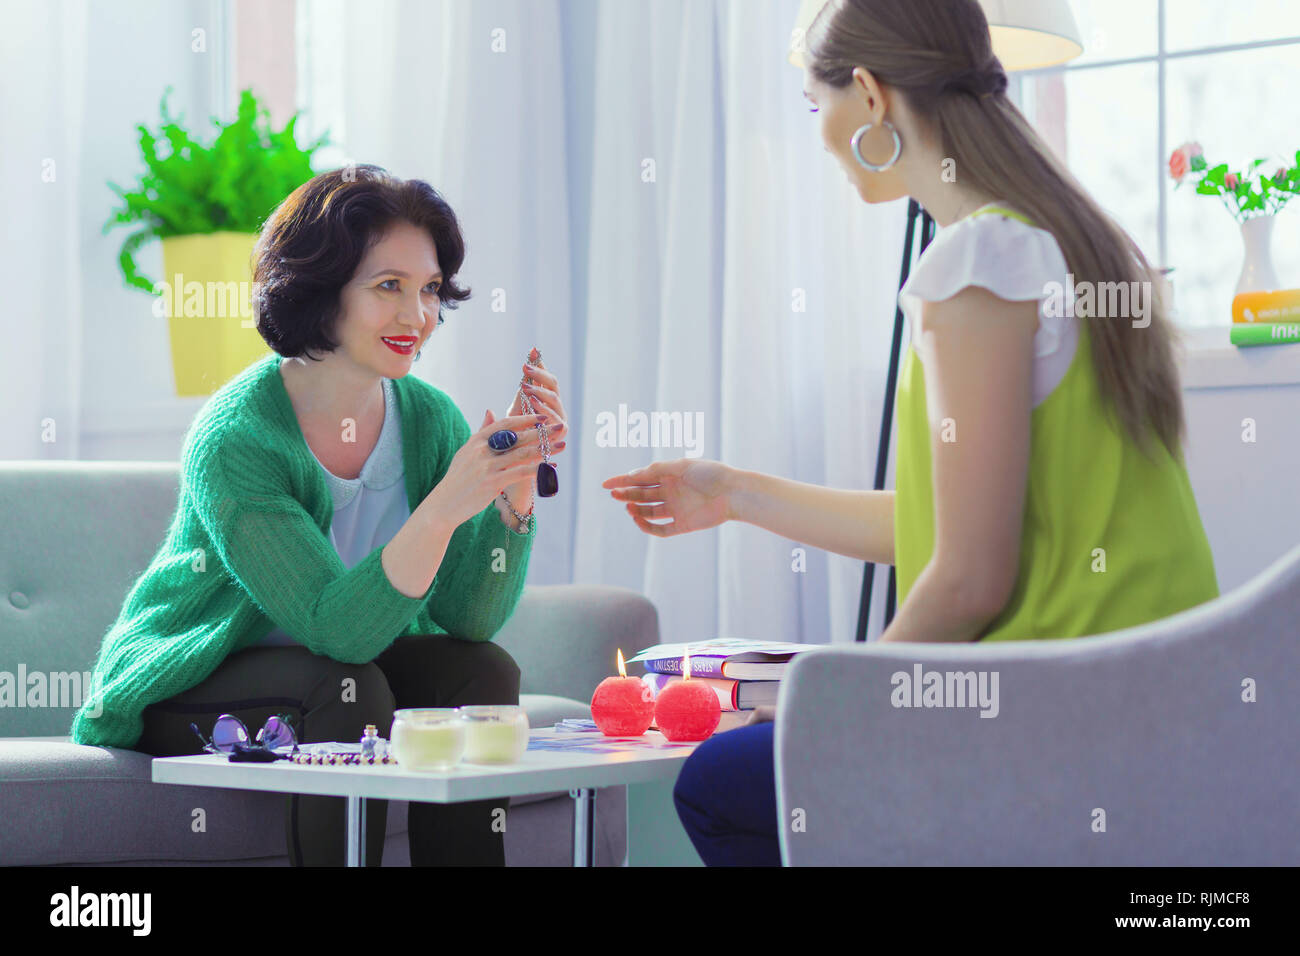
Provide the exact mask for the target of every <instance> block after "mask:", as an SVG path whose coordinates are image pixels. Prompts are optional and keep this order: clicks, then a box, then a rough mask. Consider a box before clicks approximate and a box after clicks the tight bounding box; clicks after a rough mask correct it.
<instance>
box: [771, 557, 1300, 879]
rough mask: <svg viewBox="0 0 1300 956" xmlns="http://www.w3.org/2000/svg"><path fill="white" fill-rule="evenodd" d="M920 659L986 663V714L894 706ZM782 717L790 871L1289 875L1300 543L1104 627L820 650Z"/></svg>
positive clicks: (1294, 823) (1299, 792) (802, 672)
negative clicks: (1194, 595)
mask: <svg viewBox="0 0 1300 956" xmlns="http://www.w3.org/2000/svg"><path fill="white" fill-rule="evenodd" d="M918 665H919V666H920V667H921V668H922V680H921V684H922V685H923V686H924V684H925V682H926V678H925V674H926V673H927V672H940V673H948V672H951V673H954V674H960V673H974V674H976V675H978V674H979V672H984V673H985V674H987V675H989V678H990V679H989V680H988V682H987V683H986V685H985V686H986V688H987V689H988V690H989V691H990V693H989V694H988V695H987V697H986V699H987V700H988V701H989V705H988V706H985V707H983V708H980V707H969V706H967V707H961V706H947V707H925V706H922V707H915V706H912V707H904V706H896V704H901V703H902V702H903V700H904V698H903V697H902V694H901V692H902V689H903V687H904V684H903V680H902V678H898V679H896V678H895V676H894V675H896V674H899V673H902V674H904V675H907V676H908V677H909V678H910V677H914V676H915V673H916V672H915V670H914V668H915V667H916V666H918ZM993 673H997V674H998V684H997V691H998V693H997V695H996V699H997V711H996V716H993V717H989V718H983V717H981V716H980V710H981V709H983V710H984V711H986V712H988V713H990V714H992V713H993V707H992V701H993V699H994V697H993V695H992V693H991V691H992V687H993V685H992V682H991V675H992V674H993ZM958 686H959V685H958V682H957V681H954V682H953V684H952V687H953V694H952V695H951V696H949V695H947V693H946V691H945V695H944V697H943V698H935V699H942V700H944V702H946V703H960V702H961V701H960V697H958V696H957V694H956V690H957V688H958ZM963 686H968V685H963ZM946 687H947V681H946V679H945V688H946ZM1252 690H1253V697H1254V700H1253V701H1248V699H1247V698H1249V697H1250V696H1252V694H1251V691H1252ZM896 691H898V692H899V696H898V697H897V698H896V697H895V696H894V694H895V692H896ZM968 700H969V696H968ZM911 701H912V702H913V703H915V698H914V697H913V698H911ZM922 703H924V699H922ZM778 713H779V717H778V719H777V722H776V730H775V737H776V761H777V771H776V778H777V791H778V794H777V806H778V810H779V813H780V818H781V820H782V821H783V825H782V828H781V843H782V846H781V853H782V859H783V861H784V862H785V863H786V864H788V865H796V866H803V865H849V864H880V865H892V864H947V865H962V866H967V865H1020V864H1023V865H1059V864H1075V865H1089V864H1100V865H1117V866H1271V865H1289V866H1296V865H1297V864H1300V547H1297V548H1295V549H1294V550H1292V551H1291V552H1290V553H1289V554H1287V555H1285V556H1284V557H1282V558H1281V559H1279V560H1278V561H1277V562H1275V563H1274V564H1273V565H1272V566H1270V567H1269V568H1268V569H1266V570H1265V571H1264V572H1263V573H1262V574H1260V575H1259V576H1258V577H1256V578H1255V579H1254V580H1252V581H1250V582H1248V583H1247V584H1245V585H1243V586H1242V587H1239V588H1237V589H1236V590H1234V591H1231V592H1229V593H1227V594H1224V595H1222V596H1220V597H1219V598H1218V599H1216V600H1214V601H1210V602H1208V603H1206V604H1204V605H1202V606H1200V607H1197V608H1192V609H1190V610H1188V611H1184V612H1182V613H1181V614H1177V615H1174V616H1172V617H1168V618H1165V619H1163V620H1160V621H1156V622H1154V623H1151V624H1148V625H1144V626H1142V627H1135V628H1128V629H1125V630H1122V631H1116V632H1113V633H1111V634H1107V635H1101V636H1094V637H1086V638H1076V639H1069V640H1051V641H1041V642H1039V641H1035V642H1017V643H1014V644H992V645H981V644H931V645H917V644H879V643H873V644H860V645H851V646H842V647H841V646H836V647H829V648H825V649H820V648H819V649H818V650H816V651H810V652H808V653H806V654H804V655H800V656H799V657H798V658H797V660H796V662H795V663H794V664H793V665H791V667H790V669H789V672H788V673H787V675H786V678H785V680H784V682H783V686H782V688H781V700H780V705H779V711H778ZM1103 825H1104V830H1103V829H1102V826H1103Z"/></svg>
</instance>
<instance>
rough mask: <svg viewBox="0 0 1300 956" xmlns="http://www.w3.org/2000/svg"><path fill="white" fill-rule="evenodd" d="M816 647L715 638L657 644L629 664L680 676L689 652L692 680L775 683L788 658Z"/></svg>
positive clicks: (779, 642)
mask: <svg viewBox="0 0 1300 956" xmlns="http://www.w3.org/2000/svg"><path fill="white" fill-rule="evenodd" d="M817 646H818V645H816V644H789V643H783V642H781V641H742V640H739V639H737V638H730V637H718V638H713V639H712V640H708V641H693V642H690V643H687V644H656V645H655V646H654V647H647V648H646V649H645V650H643V651H640V652H638V653H637V655H636V656H635V657H632V658H630V659H629V660H628V663H629V664H633V663H640V664H642V665H643V666H644V667H645V669H646V670H647V671H650V672H651V673H652V674H681V672H682V658H683V657H684V656H686V655H687V653H688V652H689V655H690V659H691V677H718V678H729V679H731V680H760V681H774V680H780V679H781V676H782V675H783V674H784V673H785V668H786V665H787V664H788V663H789V662H790V658H792V657H794V655H795V654H799V653H801V652H803V651H806V650H809V649H811V648H814V647H817Z"/></svg>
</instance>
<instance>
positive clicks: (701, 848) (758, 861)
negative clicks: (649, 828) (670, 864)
mask: <svg viewBox="0 0 1300 956" xmlns="http://www.w3.org/2000/svg"><path fill="white" fill-rule="evenodd" d="M775 727H776V725H775V724H773V723H771V722H770V721H769V722H767V723H762V724H753V725H752V726H748V727H737V728H736V729H735V730H728V731H727V732H726V733H721V734H715V735H714V736H712V737H710V738H709V739H708V740H706V741H704V743H702V744H700V745H699V746H698V747H696V748H695V751H694V752H693V753H692V754H691V755H690V756H689V757H687V758H686V762H685V763H684V764H683V765H682V770H681V773H680V774H679V775H678V777H677V784H676V786H674V787H673V803H674V804H676V806H677V816H678V817H680V818H681V821H682V826H684V827H685V828H686V833H687V835H688V836H689V837H690V838H691V843H693V844H695V849H696V851H697V852H698V853H699V854H700V859H702V860H703V861H704V864H705V865H706V866H780V865H781V849H780V844H779V842H778V837H777V829H776V828H777V818H776V766H775V760H774V757H773V750H772V745H773V738H772V734H773V731H774V730H775Z"/></svg>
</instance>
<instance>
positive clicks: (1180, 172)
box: [1169, 146, 1191, 182]
mask: <svg viewBox="0 0 1300 956" xmlns="http://www.w3.org/2000/svg"><path fill="white" fill-rule="evenodd" d="M1189 168H1191V158H1190V157H1189V156H1188V154H1187V151H1186V150H1185V149H1183V148H1182V147H1181V146H1180V147H1179V148H1178V149H1176V150H1174V154H1173V155H1172V156H1170V157H1169V175H1170V176H1171V177H1173V178H1174V180H1175V181H1177V182H1182V181H1183V177H1184V176H1186V175H1187V170H1188V169H1189Z"/></svg>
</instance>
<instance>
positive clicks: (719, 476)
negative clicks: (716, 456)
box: [601, 458, 735, 538]
mask: <svg viewBox="0 0 1300 956" xmlns="http://www.w3.org/2000/svg"><path fill="white" fill-rule="evenodd" d="M732 473H733V471H732V469H731V468H729V467H728V466H726V465H724V464H721V463H720V462H716V461H709V460H707V459H700V458H678V459H676V460H674V461H657V462H655V463H654V464H652V465H647V466H646V467H645V468H638V469H636V470H635V471H630V472H628V473H627V474H624V475H615V476H613V477H612V478H606V479H605V480H604V481H603V482H601V487H602V488H609V489H610V496H611V497H613V498H614V499H615V500H617V501H625V502H627V510H628V514H630V515H631V516H632V520H633V521H635V522H636V525H637V527H638V528H640V529H641V530H642V531H644V532H646V534H653V535H656V536H657V537H660V538H666V537H671V536H672V535H677V534H685V533H686V532H688V531H702V530H704V529H705V528H713V527H716V526H717V525H720V524H722V522H724V521H727V520H730V519H731V518H733V517H735V515H734V514H733V513H732V511H731V500H730V491H731V476H732ZM665 518H670V519H672V520H671V521H668V522H666V523H664V524H655V523H652V521H651V520H650V519H656V520H660V519H665Z"/></svg>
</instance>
